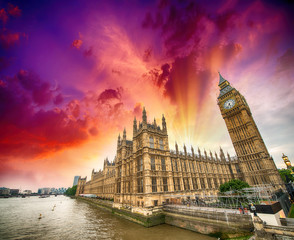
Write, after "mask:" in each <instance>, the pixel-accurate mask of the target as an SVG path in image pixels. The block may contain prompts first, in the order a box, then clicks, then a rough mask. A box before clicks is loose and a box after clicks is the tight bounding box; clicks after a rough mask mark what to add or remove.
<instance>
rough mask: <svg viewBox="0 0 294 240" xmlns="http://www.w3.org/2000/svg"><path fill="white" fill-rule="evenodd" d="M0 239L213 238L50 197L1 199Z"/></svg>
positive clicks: (172, 239)
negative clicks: (133, 220)
mask: <svg viewBox="0 0 294 240" xmlns="http://www.w3.org/2000/svg"><path fill="white" fill-rule="evenodd" d="M54 205H55V206H56V207H54ZM52 210H53V211H52ZM40 214H42V218H41V219H39V216H40ZM0 239H46V240H48V239H49V240H50V239H62V240H63V239H115V240H137V239H150V240H151V239H152V240H155V239H161V240H175V239H183V240H186V239H187V240H190V239H191V240H192V239H193V240H198V239H199V240H210V239H211V240H212V239H215V238H212V237H208V236H205V235H202V234H198V233H195V232H191V231H188V230H184V229H180V228H177V227H173V226H169V225H166V224H163V225H159V226H155V227H151V228H145V227H143V226H140V225H138V224H135V223H132V222H130V221H127V220H125V219H122V218H119V217H117V216H114V215H113V214H111V213H109V212H107V211H104V210H101V209H99V208H95V207H93V206H92V205H90V204H87V203H85V202H83V201H80V200H75V199H71V198H69V197H65V196H57V197H54V196H51V197H49V198H39V197H27V198H8V199H7V198H4V199H3V198H1V199H0Z"/></svg>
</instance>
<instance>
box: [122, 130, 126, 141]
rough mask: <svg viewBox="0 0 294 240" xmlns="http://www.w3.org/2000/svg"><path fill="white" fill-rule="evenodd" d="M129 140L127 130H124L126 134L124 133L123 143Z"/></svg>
mask: <svg viewBox="0 0 294 240" xmlns="http://www.w3.org/2000/svg"><path fill="white" fill-rule="evenodd" d="M125 140H127V131H126V128H124V133H123V141H125Z"/></svg>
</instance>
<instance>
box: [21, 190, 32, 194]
mask: <svg viewBox="0 0 294 240" xmlns="http://www.w3.org/2000/svg"><path fill="white" fill-rule="evenodd" d="M22 193H23V194H25V195H30V194H32V190H24V191H23V192H22Z"/></svg>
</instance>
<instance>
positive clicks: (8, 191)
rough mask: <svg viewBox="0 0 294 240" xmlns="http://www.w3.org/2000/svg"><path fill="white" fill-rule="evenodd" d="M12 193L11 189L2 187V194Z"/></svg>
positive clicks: (0, 190)
mask: <svg viewBox="0 0 294 240" xmlns="http://www.w3.org/2000/svg"><path fill="white" fill-rule="evenodd" d="M9 194H10V189H9V188H5V187H2V188H0V195H9Z"/></svg>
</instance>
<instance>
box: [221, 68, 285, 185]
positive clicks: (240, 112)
mask: <svg viewBox="0 0 294 240" xmlns="http://www.w3.org/2000/svg"><path fill="white" fill-rule="evenodd" d="M218 86H219V88H220V93H219V96H218V106H219V108H220V111H221V114H222V117H223V119H224V120H225V123H226V126H227V128H228V131H229V135H230V137H231V140H232V143H233V146H234V148H235V151H236V154H237V156H238V160H239V166H240V170H241V172H242V175H243V180H244V181H246V182H247V183H248V184H249V185H251V186H254V185H261V184H272V185H273V186H274V187H275V188H280V187H283V182H282V179H281V177H280V174H279V172H278V171H277V167H276V165H275V163H274V161H273V159H272V158H271V156H270V155H269V153H268V150H267V148H266V146H265V143H264V141H263V139H262V137H261V135H260V132H259V130H258V128H257V126H256V123H255V121H254V119H253V116H252V113H251V110H250V108H249V106H248V104H247V102H246V100H245V98H244V96H243V95H242V94H241V93H240V92H239V91H237V90H236V89H235V88H234V87H232V86H231V84H230V83H229V81H228V80H226V79H224V78H223V77H222V75H221V74H220V73H219V84H218Z"/></svg>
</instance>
